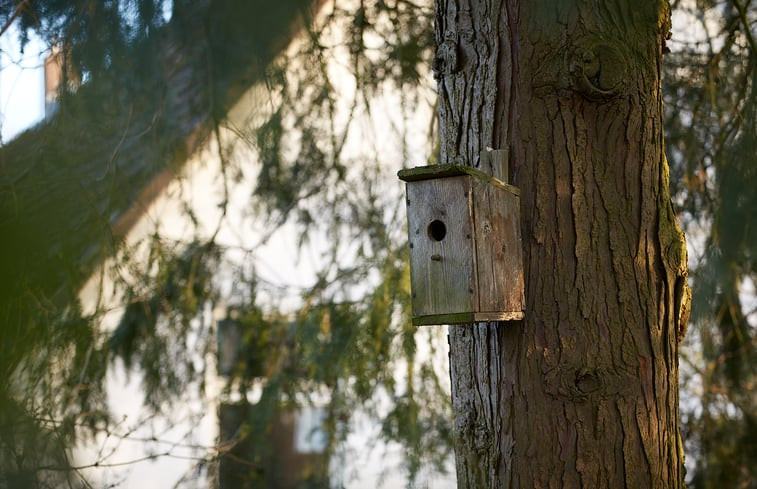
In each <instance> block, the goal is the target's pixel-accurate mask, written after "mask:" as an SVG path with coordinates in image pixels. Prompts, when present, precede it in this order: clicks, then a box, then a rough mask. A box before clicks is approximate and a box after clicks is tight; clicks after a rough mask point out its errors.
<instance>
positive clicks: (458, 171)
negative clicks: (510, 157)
mask: <svg viewBox="0 0 757 489" xmlns="http://www.w3.org/2000/svg"><path fill="white" fill-rule="evenodd" d="M500 171H501V170H500ZM462 175H470V176H471V177H474V178H477V179H479V180H482V181H484V182H487V183H489V184H490V185H493V186H495V187H498V188H500V189H502V190H505V191H507V192H510V193H511V194H515V195H520V189H519V188H518V187H514V186H512V185H510V184H508V183H507V182H505V181H502V180H500V179H499V178H495V177H493V176H491V175H489V174H488V173H485V172H482V171H481V170H479V169H477V168H473V167H470V166H467V165H457V164H448V165H429V166H419V167H416V168H405V169H403V170H400V171H398V172H397V176H398V177H399V178H400V180H404V181H405V182H418V181H422V180H433V179H435V178H446V177H456V176H462Z"/></svg>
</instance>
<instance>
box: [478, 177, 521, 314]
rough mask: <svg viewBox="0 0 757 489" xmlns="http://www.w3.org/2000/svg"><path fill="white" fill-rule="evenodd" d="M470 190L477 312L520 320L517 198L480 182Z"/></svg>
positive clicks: (519, 244)
mask: <svg viewBox="0 0 757 489" xmlns="http://www.w3.org/2000/svg"><path fill="white" fill-rule="evenodd" d="M473 187H474V200H473V203H474V211H473V214H474V216H473V217H474V222H475V226H476V233H475V238H476V240H475V254H476V262H477V281H478V299H479V303H478V309H479V311H481V312H500V313H510V314H507V316H508V317H509V318H510V319H521V318H522V311H524V310H525V293H524V279H523V250H522V246H521V237H520V197H519V196H518V195H515V194H513V193H511V192H509V191H507V190H503V189H500V188H497V187H494V186H492V185H489V184H487V183H486V182H482V181H480V180H476V181H474V182H473Z"/></svg>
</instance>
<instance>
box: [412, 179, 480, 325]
mask: <svg viewBox="0 0 757 489" xmlns="http://www.w3.org/2000/svg"><path fill="white" fill-rule="evenodd" d="M471 187H472V182H471V179H470V177H468V176H458V177H447V178H438V179H430V180H422V181H418V182H408V184H407V214H408V237H409V247H410V284H411V292H412V307H413V316H415V317H419V316H431V315H439V314H459V313H467V312H472V311H474V304H475V303H476V302H477V300H478V299H477V298H476V285H475V279H474V276H473V273H474V272H473V270H474V263H473V262H474V259H475V257H474V255H473V244H472V241H473V240H472V228H471V214H472V203H471V190H472V188H471Z"/></svg>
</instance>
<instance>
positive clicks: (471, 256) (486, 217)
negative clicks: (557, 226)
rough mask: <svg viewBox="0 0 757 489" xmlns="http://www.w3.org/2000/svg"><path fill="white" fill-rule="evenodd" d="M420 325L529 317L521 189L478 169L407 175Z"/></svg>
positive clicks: (441, 168)
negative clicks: (524, 281) (525, 289)
mask: <svg viewBox="0 0 757 489" xmlns="http://www.w3.org/2000/svg"><path fill="white" fill-rule="evenodd" d="M398 176H399V177H400V179H402V180H404V181H405V182H407V201H406V202H407V219H408V235H409V246H410V286H411V292H412V309H413V324H415V325H424V324H461V323H473V322H479V321H509V320H519V319H523V311H524V309H525V297H524V285H523V256H522V255H523V252H522V248H521V235H520V191H519V190H518V188H516V187H513V186H512V185H508V184H507V183H505V182H503V181H501V180H499V179H496V178H493V177H491V176H489V175H487V174H485V173H483V172H481V171H479V170H477V169H475V168H471V167H468V166H464V165H433V166H426V167H419V168H411V169H406V170H401V171H400V172H399V174H398Z"/></svg>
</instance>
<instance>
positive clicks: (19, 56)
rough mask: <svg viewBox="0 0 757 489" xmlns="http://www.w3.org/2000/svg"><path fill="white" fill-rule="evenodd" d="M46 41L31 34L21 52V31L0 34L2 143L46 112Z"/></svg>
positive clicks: (40, 118) (0, 126) (37, 120)
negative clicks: (43, 41) (44, 42)
mask: <svg viewBox="0 0 757 489" xmlns="http://www.w3.org/2000/svg"><path fill="white" fill-rule="evenodd" d="M44 53H45V47H44V44H43V43H42V42H41V41H40V40H39V39H38V38H36V37H32V39H31V40H30V42H29V44H28V45H27V46H26V47H25V48H24V52H23V53H21V52H20V45H19V42H18V31H17V30H16V29H14V28H13V27H11V28H10V29H8V31H7V32H5V33H4V34H3V35H2V36H0V135H1V136H2V144H5V143H7V142H8V141H10V140H12V139H13V138H14V137H16V136H17V135H18V134H19V133H20V132H21V131H23V130H24V129H27V128H28V127H30V126H32V125H34V124H36V123H38V122H39V121H41V120H42V119H43V118H44V116H45V79H44V69H43V66H44Z"/></svg>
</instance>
